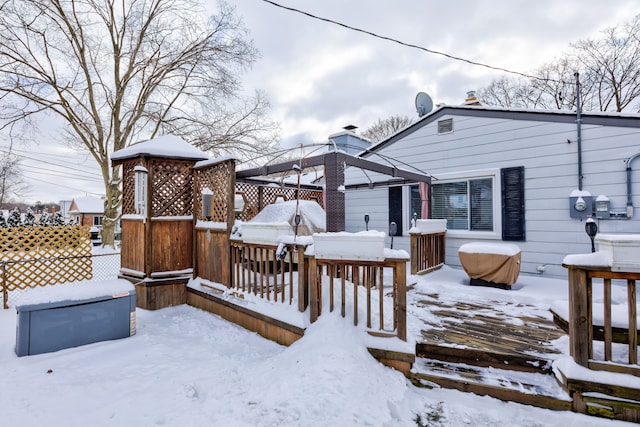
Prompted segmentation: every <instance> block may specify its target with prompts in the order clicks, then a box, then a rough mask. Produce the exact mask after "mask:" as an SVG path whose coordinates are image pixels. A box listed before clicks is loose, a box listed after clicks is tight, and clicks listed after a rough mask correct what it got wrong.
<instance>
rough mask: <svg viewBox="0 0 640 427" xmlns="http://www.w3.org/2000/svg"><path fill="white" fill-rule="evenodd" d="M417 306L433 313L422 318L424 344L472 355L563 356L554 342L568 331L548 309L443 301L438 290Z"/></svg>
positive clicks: (422, 296) (516, 305)
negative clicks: (556, 320)
mask: <svg viewBox="0 0 640 427" xmlns="http://www.w3.org/2000/svg"><path fill="white" fill-rule="evenodd" d="M418 305H419V306H421V308H423V309H425V310H429V312H430V314H431V315H430V316H424V317H423V321H424V327H422V328H421V329H422V331H421V336H422V340H421V344H422V347H423V348H428V347H443V348H448V349H457V350H461V351H462V350H467V351H468V352H469V353H471V354H473V357H478V355H481V354H487V355H496V354H498V355H504V356H506V357H512V358H518V357H525V358H531V357H534V358H540V359H547V360H552V359H555V358H556V357H557V356H558V355H559V354H560V350H559V349H558V347H557V346H556V345H554V344H553V341H555V340H557V339H559V338H561V337H562V336H563V335H565V332H564V331H563V330H562V329H560V328H559V327H558V326H557V325H556V324H554V322H553V317H552V314H551V313H550V312H549V310H547V309H545V308H541V307H536V306H533V305H528V304H522V303H510V302H504V301H490V302H486V303H484V302H483V303H479V302H465V301H444V300H442V299H441V298H440V297H439V296H438V295H437V294H428V295H427V294H425V295H420V296H419V299H418ZM447 353H451V350H448V351H447Z"/></svg>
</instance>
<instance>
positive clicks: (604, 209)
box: [596, 196, 611, 219]
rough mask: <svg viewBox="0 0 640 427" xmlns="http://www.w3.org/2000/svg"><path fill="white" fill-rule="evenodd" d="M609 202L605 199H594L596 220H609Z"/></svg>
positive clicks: (599, 197) (601, 197) (600, 197)
mask: <svg viewBox="0 0 640 427" xmlns="http://www.w3.org/2000/svg"><path fill="white" fill-rule="evenodd" d="M610 209H611V208H610V202H609V199H608V198H607V197H603V196H598V197H597V198H596V218H599V219H609V218H611V210H610Z"/></svg>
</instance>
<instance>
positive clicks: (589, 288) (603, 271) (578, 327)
mask: <svg viewBox="0 0 640 427" xmlns="http://www.w3.org/2000/svg"><path fill="white" fill-rule="evenodd" d="M565 267H566V268H568V269H569V345H570V352H571V356H572V357H573V359H574V361H575V362H576V363H578V364H579V365H582V366H585V367H587V368H590V369H597V370H606V371H612V372H622V373H628V374H632V375H636V376H640V366H638V324H637V316H638V312H637V307H636V301H637V300H636V298H637V296H636V280H639V279H640V273H633V272H618V271H611V269H610V268H609V267H592V266H576V265H565ZM592 279H602V280H603V295H602V301H603V305H604V313H603V319H604V321H603V323H604V324H603V325H602V327H603V337H604V338H603V341H604V342H603V345H604V351H603V360H595V359H594V352H593V341H594V338H593V317H594V313H593V299H594V296H593V285H592ZM612 280H624V281H626V288H627V313H628V321H627V331H628V333H627V334H626V336H627V339H626V341H627V342H626V344H627V346H628V360H627V362H628V363H622V362H620V361H616V362H614V361H613V343H614V341H615V340H614V339H613V333H612V330H613V327H612V322H611V313H612V299H611V281H612ZM596 298H597V297H596ZM598 299H599V298H598Z"/></svg>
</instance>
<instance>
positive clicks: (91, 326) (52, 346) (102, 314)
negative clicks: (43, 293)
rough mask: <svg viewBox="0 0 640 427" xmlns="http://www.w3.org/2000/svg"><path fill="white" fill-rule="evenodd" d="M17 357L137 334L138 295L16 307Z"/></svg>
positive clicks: (110, 296)
mask: <svg viewBox="0 0 640 427" xmlns="http://www.w3.org/2000/svg"><path fill="white" fill-rule="evenodd" d="M16 310H17V312H18V318H17V323H16V354H17V355H18V356H27V355H32V354H40V353H48V352H52V351H58V350H62V349H64V348H70V347H77V346H80V345H85V344H91V343H94V342H98V341H106V340H113V339H118V338H125V337H129V336H131V335H133V334H135V331H136V329H135V324H136V319H135V313H136V311H135V310H136V291H135V289H132V290H130V291H127V292H120V293H118V294H115V295H100V296H93V297H89V298H85V299H80V300H68V299H67V300H64V301H55V302H45V303H39V304H28V305H20V306H17V307H16Z"/></svg>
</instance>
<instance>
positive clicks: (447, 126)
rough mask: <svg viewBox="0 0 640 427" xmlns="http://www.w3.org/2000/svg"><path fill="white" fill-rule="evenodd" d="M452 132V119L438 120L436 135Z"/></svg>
mask: <svg viewBox="0 0 640 427" xmlns="http://www.w3.org/2000/svg"><path fill="white" fill-rule="evenodd" d="M449 132H453V119H445V120H438V133H449Z"/></svg>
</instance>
